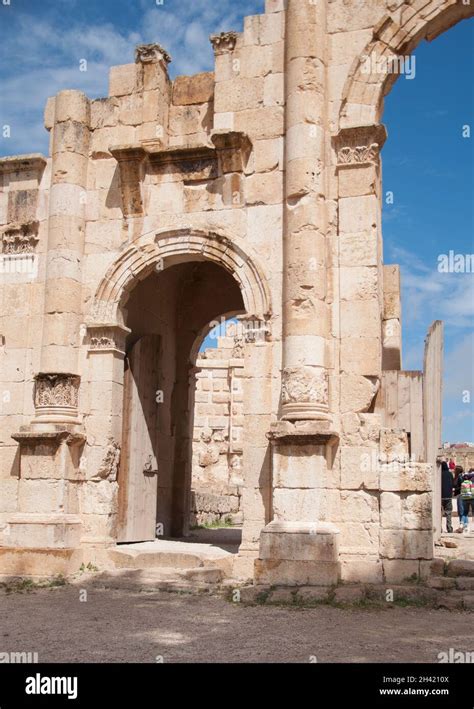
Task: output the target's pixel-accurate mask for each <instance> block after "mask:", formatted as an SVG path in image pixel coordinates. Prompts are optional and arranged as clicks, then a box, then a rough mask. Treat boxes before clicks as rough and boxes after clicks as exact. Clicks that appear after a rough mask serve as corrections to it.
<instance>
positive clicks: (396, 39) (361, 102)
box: [339, 0, 474, 128]
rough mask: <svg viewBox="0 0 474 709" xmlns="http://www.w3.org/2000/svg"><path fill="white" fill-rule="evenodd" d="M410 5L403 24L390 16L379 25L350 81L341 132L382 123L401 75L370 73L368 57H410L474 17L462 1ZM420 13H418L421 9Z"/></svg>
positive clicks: (344, 98) (403, 12)
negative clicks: (420, 46)
mask: <svg viewBox="0 0 474 709" xmlns="http://www.w3.org/2000/svg"><path fill="white" fill-rule="evenodd" d="M419 5H420V3H412V2H406V3H404V5H403V6H402V7H401V8H400V9H399V10H398V13H397V14H398V16H399V21H398V22H397V21H396V20H395V19H394V18H393V17H392V16H391V15H386V16H385V17H383V18H382V20H381V21H380V22H379V23H378V24H377V25H376V27H375V28H374V31H373V36H372V39H371V41H370V42H369V43H368V44H367V45H366V47H365V49H364V51H363V52H362V53H361V54H360V56H359V57H357V58H356V59H355V61H354V63H353V65H352V67H351V69H350V72H349V75H348V77H347V79H346V82H345V85H344V89H343V95H342V103H341V108H340V114H339V124H340V128H352V127H356V126H361V125H371V124H377V123H379V122H380V119H381V116H382V112H383V98H384V96H385V95H386V94H387V93H388V92H389V91H390V88H391V86H392V85H393V83H394V82H395V81H396V79H397V74H394V73H392V74H390V73H385V74H384V73H378V74H374V73H366V72H364V64H365V61H366V57H370V56H372V54H373V53H375V54H376V56H377V57H379V58H384V57H387V58H388V57H393V56H400V57H402V56H407V55H409V54H411V53H412V52H413V50H414V49H415V48H416V47H417V45H418V44H419V43H420V42H421V41H422V40H423V39H426V40H428V41H431V40H433V39H435V37H437V36H438V35H440V34H442V33H443V32H445V31H446V30H448V29H449V28H450V27H453V25H455V24H457V23H458V22H460V21H461V20H463V19H466V18H468V17H472V16H474V6H472V5H471V4H464V3H463V2H462V0H431V2H428V3H426V4H425V5H423V6H422V7H419ZM417 6H418V9H415V8H417Z"/></svg>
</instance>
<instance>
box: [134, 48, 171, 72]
mask: <svg viewBox="0 0 474 709" xmlns="http://www.w3.org/2000/svg"><path fill="white" fill-rule="evenodd" d="M135 62H136V63H137V64H138V63H141V64H158V63H159V62H164V63H165V65H166V66H167V65H168V64H169V63H170V62H171V56H170V55H169V54H168V52H167V51H166V49H163V47H162V46H161V44H158V43H157V42H154V43H153V44H139V45H138V46H137V47H135Z"/></svg>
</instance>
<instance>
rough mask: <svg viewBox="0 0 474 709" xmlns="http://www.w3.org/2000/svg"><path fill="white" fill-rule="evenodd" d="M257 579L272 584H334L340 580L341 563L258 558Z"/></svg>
mask: <svg viewBox="0 0 474 709" xmlns="http://www.w3.org/2000/svg"><path fill="white" fill-rule="evenodd" d="M255 580H256V582H257V583H258V584H267V585H270V586H278V585H279V586H333V585H335V584H336V583H337V582H338V580H339V564H335V563H333V562H324V561H319V562H314V561H289V560H280V559H279V560H273V559H266V560H262V559H256V561H255Z"/></svg>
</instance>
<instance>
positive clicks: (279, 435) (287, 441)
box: [266, 421, 339, 445]
mask: <svg viewBox="0 0 474 709" xmlns="http://www.w3.org/2000/svg"><path fill="white" fill-rule="evenodd" d="M266 437H267V438H268V440H269V441H271V442H272V443H273V444H275V445H295V444H301V445H308V444H312V445H326V444H329V445H334V444H335V443H337V441H338V440H339V434H338V433H337V431H335V430H334V429H333V428H332V424H331V422H330V421H275V422H274V423H272V425H271V428H270V431H268V433H267V434H266Z"/></svg>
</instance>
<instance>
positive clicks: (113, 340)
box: [87, 324, 130, 354]
mask: <svg viewBox="0 0 474 709" xmlns="http://www.w3.org/2000/svg"><path fill="white" fill-rule="evenodd" d="M129 332H130V330H129V328H127V327H124V326H122V325H112V324H92V325H88V327H87V344H88V345H89V351H90V352H111V351H112V352H118V353H120V354H125V340H126V337H127V335H128V334H129Z"/></svg>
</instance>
